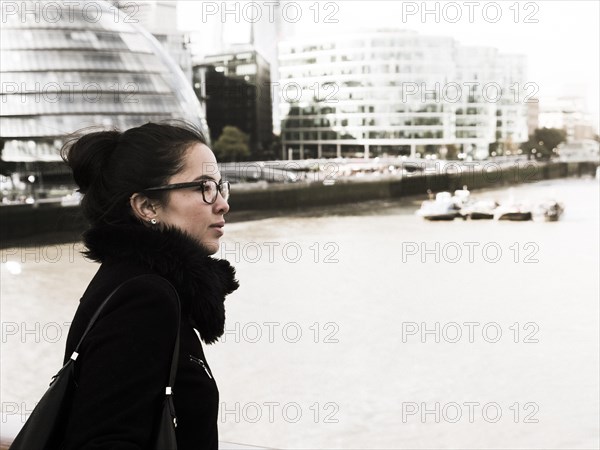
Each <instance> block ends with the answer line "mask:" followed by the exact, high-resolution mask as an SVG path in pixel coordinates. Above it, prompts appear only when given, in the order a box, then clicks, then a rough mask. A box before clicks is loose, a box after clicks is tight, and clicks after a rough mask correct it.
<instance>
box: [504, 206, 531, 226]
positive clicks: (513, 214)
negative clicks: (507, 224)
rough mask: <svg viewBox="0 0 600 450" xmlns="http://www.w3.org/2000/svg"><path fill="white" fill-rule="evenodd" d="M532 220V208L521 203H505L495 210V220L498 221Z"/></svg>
mask: <svg viewBox="0 0 600 450" xmlns="http://www.w3.org/2000/svg"><path fill="white" fill-rule="evenodd" d="M532 218H533V215H532V213H531V208H530V207H529V206H527V205H525V204H521V203H504V204H501V205H500V206H498V207H497V208H496V209H495V210H494V219H496V220H512V221H519V222H522V221H527V220H531V219H532Z"/></svg>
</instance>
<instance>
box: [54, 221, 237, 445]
mask: <svg viewBox="0 0 600 450" xmlns="http://www.w3.org/2000/svg"><path fill="white" fill-rule="evenodd" d="M84 242H85V244H86V247H87V249H88V250H87V253H86V255H87V257H88V258H90V259H93V260H95V261H98V262H101V263H102V264H101V266H100V268H99V269H98V272H97V273H96V275H95V277H94V278H93V279H92V281H91V282H90V284H89V286H88V288H87V290H86V291H85V293H84V294H83V297H82V298H81V301H80V304H79V307H78V309H77V312H76V313H75V317H74V319H73V321H72V324H71V328H70V330H69V336H68V338H67V345H66V351H65V362H66V361H67V360H68V358H69V357H70V356H71V353H72V352H73V350H74V348H75V346H76V344H77V342H78V341H79V338H80V336H81V335H82V333H83V331H84V329H85V327H86V325H87V323H88V321H89V320H90V318H91V316H92V315H93V313H94V312H95V311H96V309H97V308H98V306H99V305H100V304H101V303H102V301H103V300H104V299H105V298H106V296H107V295H108V294H109V293H110V292H111V291H112V290H113V289H114V288H115V287H117V286H118V285H119V284H120V283H121V282H123V281H125V280H131V281H129V282H128V283H127V284H125V285H124V286H123V287H122V288H121V289H120V290H119V291H118V293H117V294H115V295H114V296H113V298H112V299H111V300H110V301H109V303H108V304H107V305H106V307H105V309H104V310H103V313H102V314H101V316H100V318H99V320H98V322H97V323H96V325H95V326H94V327H93V328H92V330H91V331H90V332H89V334H88V335H87V337H86V338H85V340H84V342H83V345H82V347H81V349H80V354H79V357H78V358H77V360H76V362H75V369H76V371H75V374H76V379H77V383H78V387H77V389H76V394H75V397H74V400H73V406H72V409H71V414H70V415H69V422H68V423H67V430H66V436H67V438H66V447H65V450H75V449H76V450H86V449H89V450H91V449H94V450H101V449H102V450H109V449H110V450H129V449H131V450H134V449H136V450H138V449H147V448H149V442H150V441H151V439H152V436H153V431H154V429H155V428H156V425H155V424H156V423H157V421H158V418H159V414H160V412H161V407H162V402H163V399H164V389H165V386H166V385H167V382H168V375H169V368H170V364H171V357H172V353H173V344H174V340H175V334H176V331H175V330H176V306H175V305H176V298H175V293H174V292H173V290H172V288H171V287H170V286H169V284H168V283H167V282H166V281H165V279H167V280H169V281H170V282H171V283H172V285H173V286H174V287H175V288H176V290H177V292H178V294H179V297H180V300H181V308H182V313H181V331H180V353H179V364H178V369H177V378H176V382H175V384H174V386H173V400H174V403H175V410H176V414H177V421H178V422H177V428H176V433H177V443H178V450H192V449H193V450H200V449H202V450H204V449H217V447H218V432H217V415H218V403H219V391H218V389H217V385H216V383H215V380H214V378H213V376H212V373H211V371H210V367H209V366H208V364H207V362H206V358H205V357H204V352H203V350H202V345H201V343H200V340H199V339H198V336H197V335H196V332H195V331H194V329H196V330H197V331H198V332H199V334H200V336H201V338H202V340H203V341H204V342H205V343H212V342H215V341H216V340H217V338H218V337H219V336H221V335H222V334H223V331H224V323H225V307H224V304H223V301H224V299H225V296H226V295H227V294H229V293H231V292H233V291H234V290H235V289H237V287H238V282H237V280H236V279H235V270H234V269H233V267H232V266H231V265H230V264H229V263H228V262H227V261H225V260H219V259H215V258H212V257H210V256H207V255H206V253H205V252H204V251H203V249H202V247H200V246H199V245H198V244H196V242H195V241H194V240H193V239H192V238H191V237H189V236H188V235H186V234H184V233H182V232H180V231H178V230H175V229H169V230H165V231H156V230H151V229H148V228H146V227H144V226H141V225H127V226H125V225H119V226H103V227H99V228H94V229H92V230H90V231H88V232H86V233H85V234H84ZM134 278H135V279H134Z"/></svg>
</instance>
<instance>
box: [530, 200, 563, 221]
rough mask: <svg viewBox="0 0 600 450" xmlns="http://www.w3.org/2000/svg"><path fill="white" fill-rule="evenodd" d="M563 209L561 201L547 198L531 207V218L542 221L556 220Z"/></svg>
mask: <svg viewBox="0 0 600 450" xmlns="http://www.w3.org/2000/svg"><path fill="white" fill-rule="evenodd" d="M564 211H565V207H564V206H563V204H562V203H559V202H557V201H556V200H547V201H545V202H542V203H539V204H538V205H536V207H535V208H534V209H533V212H532V214H533V220H535V221H542V222H556V221H558V219H560V216H561V215H562V213H563V212H564Z"/></svg>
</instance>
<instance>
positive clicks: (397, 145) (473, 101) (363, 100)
mask: <svg viewBox="0 0 600 450" xmlns="http://www.w3.org/2000/svg"><path fill="white" fill-rule="evenodd" d="M524 70H525V69H524V59H523V58H522V57H519V56H511V55H506V56H502V55H499V54H498V51H497V50H496V49H494V48H487V47H465V46H461V45H459V44H458V43H457V42H455V41H454V39H452V38H450V37H443V36H424V35H419V34H417V33H416V32H411V31H403V30H397V29H388V30H376V31H363V32H356V33H352V34H337V35H333V36H299V37H297V38H292V39H289V40H286V41H284V42H282V43H280V45H279V72H280V80H279V81H280V92H281V95H280V98H279V101H280V115H281V118H282V124H281V136H282V143H283V149H282V157H283V158H286V157H287V156H288V155H291V156H293V157H294V158H301V159H302V158H315V157H318V158H321V157H325V158H327V157H353V156H358V157H376V156H386V155H387V156H400V155H407V156H408V155H411V156H413V157H414V156H417V153H418V154H420V155H424V154H428V153H430V154H440V155H442V156H443V155H444V153H449V152H450V151H451V150H452V153H453V154H454V155H456V154H460V153H463V154H464V155H466V156H471V157H473V158H478V157H479V158H481V157H486V156H487V155H488V151H489V149H490V145H492V144H494V143H496V142H501V143H504V144H509V143H514V142H523V141H526V140H527V109H526V107H525V104H524V103H523V98H524V97H523V95H522V94H523V88H524V86H525V85H524V83H523V82H524V79H525V78H524V77H525V75H524ZM517 93H518V94H521V95H520V96H519V95H517ZM515 98H517V101H515ZM448 156H449V157H450V155H448Z"/></svg>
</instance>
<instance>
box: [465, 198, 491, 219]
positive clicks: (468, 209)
mask: <svg viewBox="0 0 600 450" xmlns="http://www.w3.org/2000/svg"><path fill="white" fill-rule="evenodd" d="M497 207H498V203H496V201H495V200H489V199H482V200H477V201H475V202H472V203H470V204H468V205H466V206H464V207H463V208H462V209H461V211H460V213H461V215H463V216H464V217H468V218H470V219H471V220H491V219H493V218H494V211H495V210H496V208H497Z"/></svg>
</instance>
